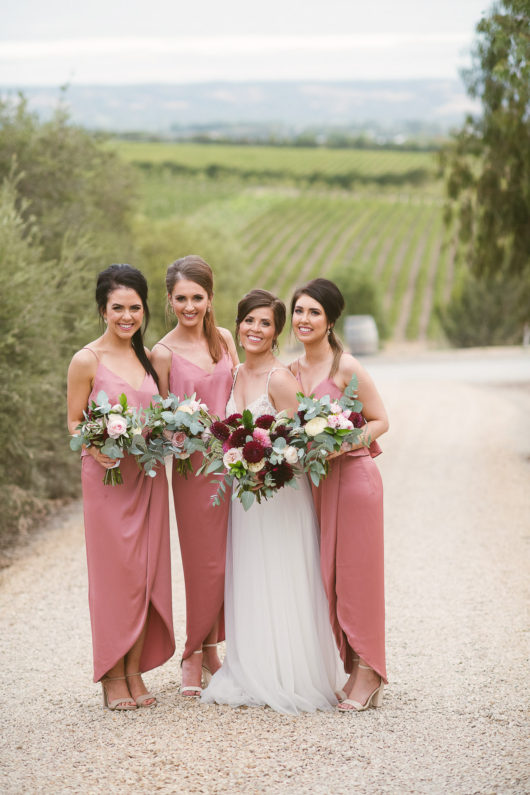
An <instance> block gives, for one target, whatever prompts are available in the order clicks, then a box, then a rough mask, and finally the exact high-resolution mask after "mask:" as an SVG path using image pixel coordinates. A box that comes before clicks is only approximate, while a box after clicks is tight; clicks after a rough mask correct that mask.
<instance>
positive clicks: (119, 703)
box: [101, 676, 136, 710]
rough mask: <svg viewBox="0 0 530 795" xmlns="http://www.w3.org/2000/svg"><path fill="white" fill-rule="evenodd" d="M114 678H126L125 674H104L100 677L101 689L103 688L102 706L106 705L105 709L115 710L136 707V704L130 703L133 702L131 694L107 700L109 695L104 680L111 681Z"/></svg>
mask: <svg viewBox="0 0 530 795" xmlns="http://www.w3.org/2000/svg"><path fill="white" fill-rule="evenodd" d="M116 679H126V677H125V676H104V677H103V678H102V679H101V689H102V690H103V706H104V707H107V709H113V710H114V709H117V710H126V709H136V704H135V703H131V702H134V699H133V697H132V696H129V698H127V697H125V698H123V697H122V698H114V699H113V700H112V701H109V696H108V693H107V688H106V687H105V682H111V681H114V680H116Z"/></svg>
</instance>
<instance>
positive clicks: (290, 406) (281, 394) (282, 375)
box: [269, 367, 300, 417]
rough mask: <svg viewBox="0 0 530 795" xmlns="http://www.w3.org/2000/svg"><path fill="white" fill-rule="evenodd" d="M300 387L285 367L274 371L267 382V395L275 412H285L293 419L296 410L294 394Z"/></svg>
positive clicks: (296, 404) (296, 400) (296, 402)
mask: <svg viewBox="0 0 530 795" xmlns="http://www.w3.org/2000/svg"><path fill="white" fill-rule="evenodd" d="M299 391H300V385H299V383H298V381H297V380H296V378H295V377H294V375H293V374H292V373H291V371H290V370H288V369H287V368H286V367H285V368H283V367H282V368H281V369H278V370H275V371H274V373H273V374H272V375H271V377H270V381H269V395H270V398H271V400H272V402H273V403H274V405H275V406H276V409H277V411H286V412H287V413H288V414H289V416H290V417H294V415H295V412H296V410H297V409H298V398H297V397H296V393H297V392H299Z"/></svg>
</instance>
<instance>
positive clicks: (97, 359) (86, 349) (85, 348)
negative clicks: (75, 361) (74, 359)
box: [81, 345, 99, 362]
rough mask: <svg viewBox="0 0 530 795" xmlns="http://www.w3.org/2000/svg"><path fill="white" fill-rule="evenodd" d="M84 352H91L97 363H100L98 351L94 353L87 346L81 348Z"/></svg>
mask: <svg viewBox="0 0 530 795" xmlns="http://www.w3.org/2000/svg"><path fill="white" fill-rule="evenodd" d="M81 350H82V351H90V353H93V354H94V356H95V357H96V361H97V362H99V356H98V355H97V353H96V351H93V350H92V348H89V347H88V345H85V347H84V348H81Z"/></svg>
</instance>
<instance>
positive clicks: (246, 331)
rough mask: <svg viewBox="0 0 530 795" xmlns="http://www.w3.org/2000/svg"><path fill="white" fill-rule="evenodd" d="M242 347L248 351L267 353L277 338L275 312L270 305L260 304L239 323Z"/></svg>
mask: <svg viewBox="0 0 530 795" xmlns="http://www.w3.org/2000/svg"><path fill="white" fill-rule="evenodd" d="M239 338H240V340H241V347H242V348H243V349H244V350H245V351H246V352H247V353H265V352H266V351H268V350H271V348H272V346H273V344H274V341H275V339H276V327H275V324H274V312H273V311H272V308H271V307H270V306H258V307H256V309H253V310H252V311H251V312H249V314H248V315H246V317H244V318H243V320H242V321H241V323H240V325H239Z"/></svg>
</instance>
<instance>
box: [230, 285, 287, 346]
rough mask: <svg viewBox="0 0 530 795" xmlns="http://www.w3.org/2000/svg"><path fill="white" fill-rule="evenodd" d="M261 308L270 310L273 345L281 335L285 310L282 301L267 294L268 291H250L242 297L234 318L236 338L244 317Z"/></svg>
mask: <svg viewBox="0 0 530 795" xmlns="http://www.w3.org/2000/svg"><path fill="white" fill-rule="evenodd" d="M262 306H268V307H270V308H271V309H272V314H273V317H274V331H275V336H274V341H273V345H274V344H275V343H276V340H277V339H278V337H279V336H280V334H281V333H282V331H283V327H284V326H285V318H286V309H285V304H284V303H283V301H280V299H279V298H277V297H276V296H275V295H273V294H272V293H269V291H268V290H258V289H256V290H251V291H250V292H249V293H247V294H246V295H244V296H243V298H242V299H241V301H240V302H239V303H238V305H237V317H236V337H238V336H239V327H240V325H241V323H242V322H243V320H244V319H245V318H246V316H247V315H249V314H250V313H251V312H252V311H253V310H254V309H259V308H260V307H262Z"/></svg>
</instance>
